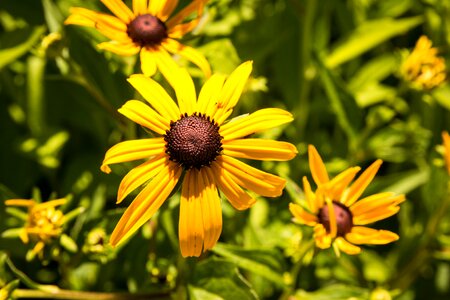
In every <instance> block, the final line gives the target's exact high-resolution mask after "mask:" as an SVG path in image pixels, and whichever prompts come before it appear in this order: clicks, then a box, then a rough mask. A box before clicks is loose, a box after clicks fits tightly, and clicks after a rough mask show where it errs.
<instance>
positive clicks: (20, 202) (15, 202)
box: [5, 199, 36, 207]
mask: <svg viewBox="0 0 450 300" xmlns="http://www.w3.org/2000/svg"><path fill="white" fill-rule="evenodd" d="M35 204H36V201H34V200H32V199H9V200H5V205H8V206H26V207H29V206H33V205H35Z"/></svg>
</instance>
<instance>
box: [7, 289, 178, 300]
mask: <svg viewBox="0 0 450 300" xmlns="http://www.w3.org/2000/svg"><path fill="white" fill-rule="evenodd" d="M12 296H13V298H14V299H20V298H26V299H67V300H72V299H74V300H75V299H85V300H91V299H92V300H127V299H130V300H138V299H142V300H144V299H171V298H170V292H160V293H153V294H151V293H140V294H130V293H100V292H82V291H70V290H61V289H60V290H58V291H55V292H45V291H38V290H25V289H17V290H15V291H14V292H13V294H12Z"/></svg>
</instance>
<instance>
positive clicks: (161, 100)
mask: <svg viewBox="0 0 450 300" xmlns="http://www.w3.org/2000/svg"><path fill="white" fill-rule="evenodd" d="M128 82H129V83H130V84H131V85H132V86H133V87H134V88H135V89H136V90H137V91H138V92H139V93H140V94H141V95H142V97H144V99H145V100H146V101H147V102H148V103H149V104H150V105H151V106H152V107H153V108H154V109H155V110H156V111H157V112H158V113H159V114H160V115H161V116H162V117H165V118H166V119H167V120H169V121H176V120H178V119H179V118H180V116H181V113H180V110H179V109H178V107H177V106H176V104H175V102H174V101H173V100H172V98H171V97H170V96H169V94H167V92H166V91H165V90H164V88H163V87H161V86H160V85H159V83H157V82H156V81H154V80H153V79H151V78H148V77H145V76H143V75H132V76H131V77H130V78H128Z"/></svg>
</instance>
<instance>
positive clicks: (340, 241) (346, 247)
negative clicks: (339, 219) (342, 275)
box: [333, 237, 361, 255]
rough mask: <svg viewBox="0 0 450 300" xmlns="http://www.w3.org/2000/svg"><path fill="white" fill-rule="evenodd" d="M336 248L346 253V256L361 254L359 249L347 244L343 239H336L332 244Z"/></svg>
mask: <svg viewBox="0 0 450 300" xmlns="http://www.w3.org/2000/svg"><path fill="white" fill-rule="evenodd" d="M333 243H335V244H336V245H337V247H338V248H339V249H340V250H341V251H342V252H345V253H347V254H348V255H355V254H359V253H360V252H361V248H360V247H358V246H355V245H353V244H351V243H349V242H347V241H346V240H345V239H344V238H342V237H338V238H336V240H334V242H333Z"/></svg>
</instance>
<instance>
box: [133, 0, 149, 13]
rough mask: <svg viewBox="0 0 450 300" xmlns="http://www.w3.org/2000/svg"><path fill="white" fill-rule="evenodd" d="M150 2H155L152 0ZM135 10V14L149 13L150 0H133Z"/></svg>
mask: <svg viewBox="0 0 450 300" xmlns="http://www.w3.org/2000/svg"><path fill="white" fill-rule="evenodd" d="M150 2H154V1H153V0H151V1H150ZM133 12H134V15H135V16H141V15H145V14H147V13H148V0H133Z"/></svg>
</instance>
